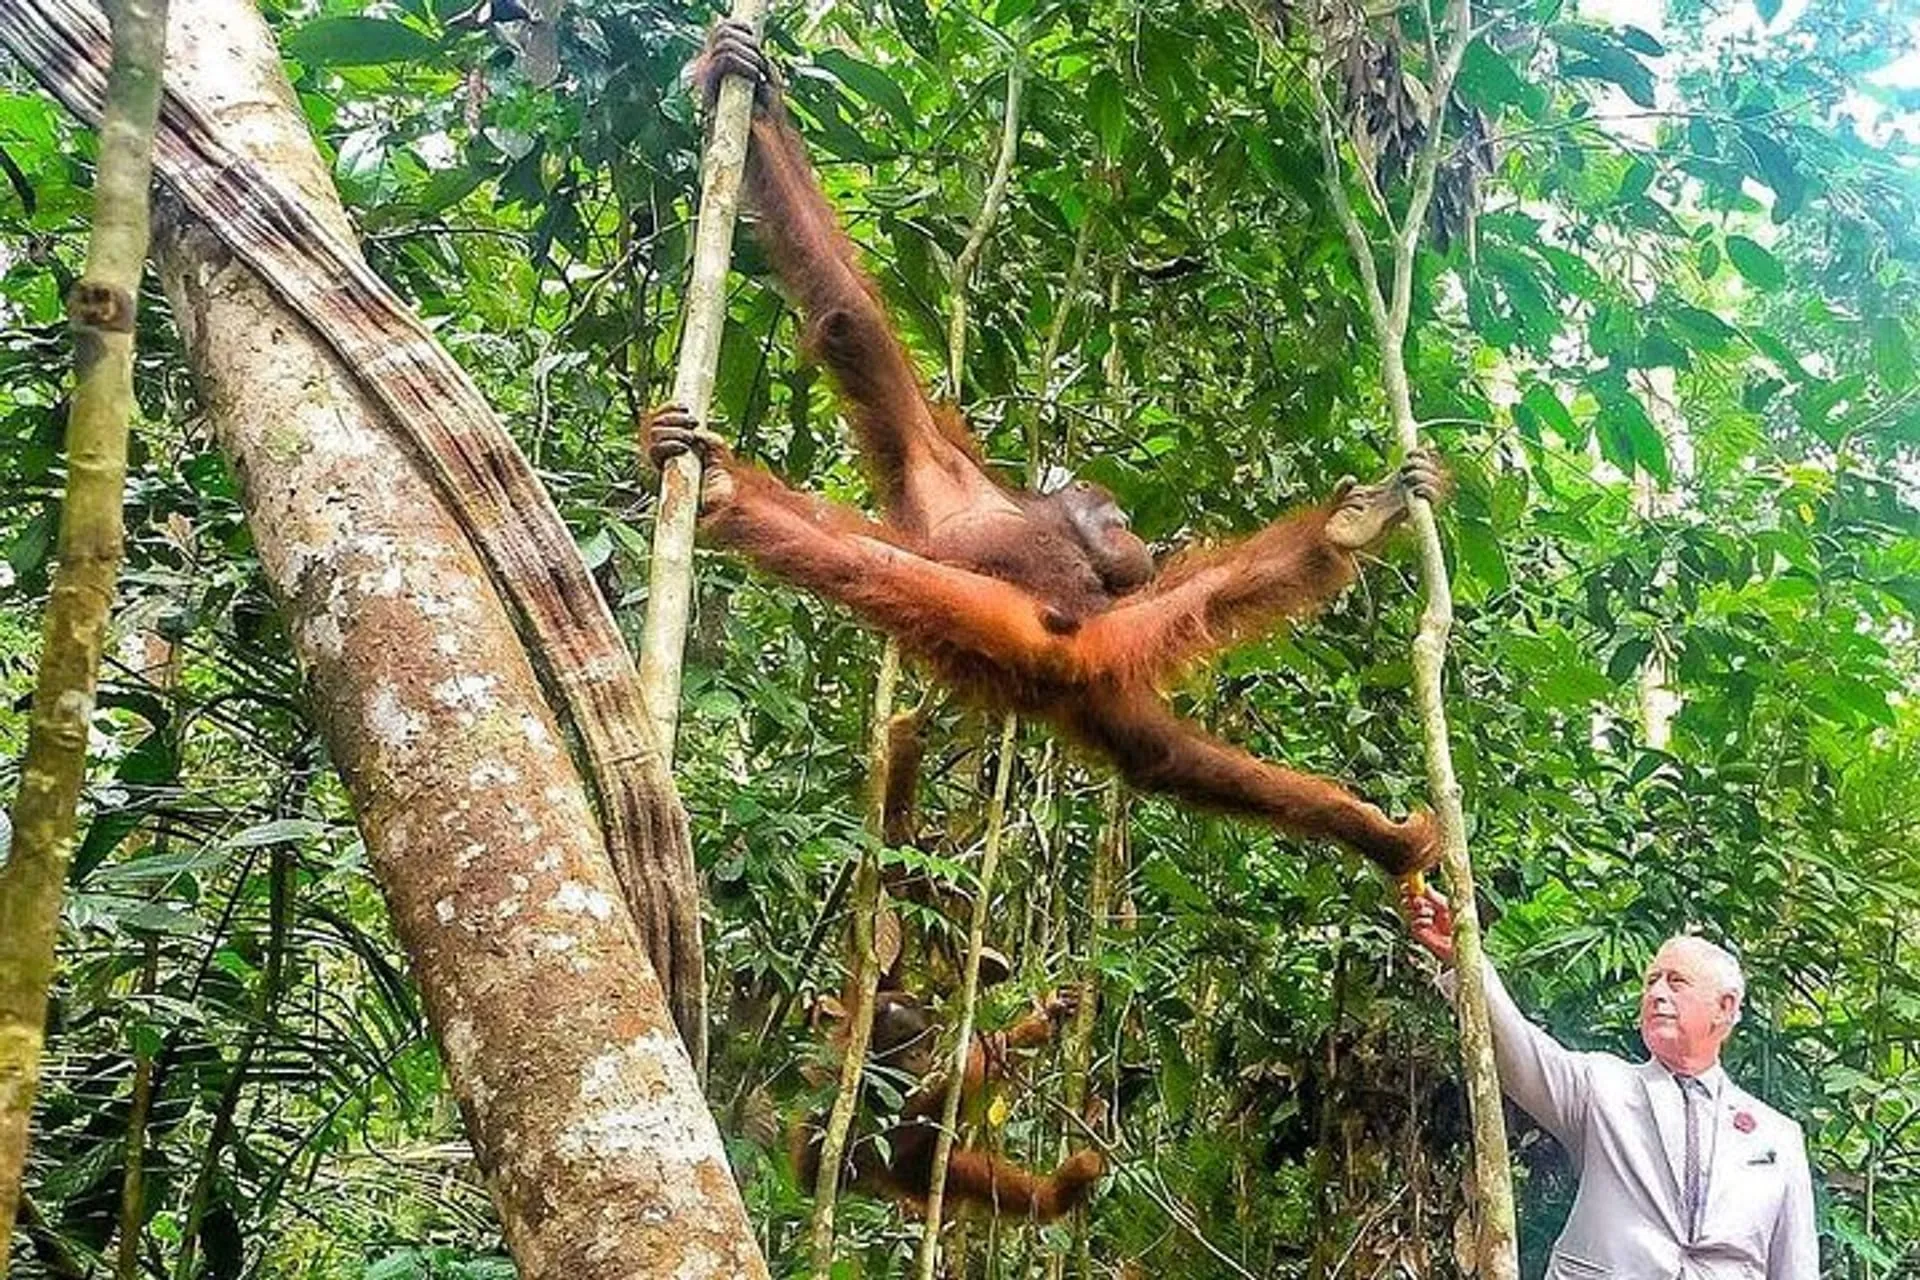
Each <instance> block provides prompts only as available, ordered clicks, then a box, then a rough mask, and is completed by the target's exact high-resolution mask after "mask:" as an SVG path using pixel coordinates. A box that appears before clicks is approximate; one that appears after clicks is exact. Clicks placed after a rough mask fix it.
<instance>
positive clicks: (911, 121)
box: [813, 49, 918, 130]
mask: <svg viewBox="0 0 1920 1280" xmlns="http://www.w3.org/2000/svg"><path fill="white" fill-rule="evenodd" d="M813 60H814V62H815V63H816V64H817V65H819V66H822V67H825V68H826V69H827V70H828V71H830V72H832V73H833V78H834V79H836V80H838V81H839V82H840V83H841V84H843V85H845V86H847V88H848V89H850V90H852V91H853V93H854V94H855V96H857V97H860V98H864V99H865V100H866V101H868V102H870V103H872V104H873V105H874V106H876V107H879V108H880V109H881V110H882V111H885V112H886V113H887V114H888V115H889V116H891V117H892V118H893V122H894V123H895V124H897V125H899V126H900V127H901V128H902V129H907V130H910V129H912V128H913V127H914V125H915V124H916V123H917V120H918V117H917V116H916V115H915V114H914V110H913V104H912V103H910V102H908V101H907V95H906V94H905V93H903V92H902V91H901V89H900V86H899V85H897V84H895V83H894V82H893V79H892V77H890V76H888V75H887V73H886V72H884V71H882V70H881V69H880V68H878V67H876V66H872V65H871V64H869V63H865V62H862V61H860V60H859V59H858V58H855V57H853V56H851V55H849V54H846V53H842V52H841V51H840V50H838V49H821V50H819V51H818V52H817V53H815V54H814V55H813Z"/></svg>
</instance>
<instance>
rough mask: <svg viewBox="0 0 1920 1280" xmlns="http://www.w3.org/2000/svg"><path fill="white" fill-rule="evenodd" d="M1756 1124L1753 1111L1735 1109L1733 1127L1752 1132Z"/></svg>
mask: <svg viewBox="0 0 1920 1280" xmlns="http://www.w3.org/2000/svg"><path fill="white" fill-rule="evenodd" d="M1756 1124H1757V1122H1756V1121H1755V1120H1754V1118H1753V1112H1751V1111H1736V1112H1734V1113H1733V1127H1734V1128H1736V1129H1738V1130H1739V1131H1740V1132H1742V1133H1752V1132H1753V1131H1754V1128H1755V1126H1756Z"/></svg>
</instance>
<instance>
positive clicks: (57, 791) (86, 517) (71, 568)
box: [0, 0, 167, 1275]
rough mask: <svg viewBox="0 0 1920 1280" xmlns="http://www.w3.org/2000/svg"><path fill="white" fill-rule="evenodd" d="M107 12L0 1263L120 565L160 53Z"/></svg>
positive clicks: (133, 22) (163, 37) (161, 19)
mask: <svg viewBox="0 0 1920 1280" xmlns="http://www.w3.org/2000/svg"><path fill="white" fill-rule="evenodd" d="M108 12H109V16H110V19H111V21H112V24H113V66H112V70H111V71H110V72H109V74H108V80H107V103H106V114H105V116H104V117H103V118H102V120H101V124H100V164H99V169H98V172H97V176H96V179H95V187H94V209H93V238H92V241H91V243H90V244H89V246H88V250H87V266H86V271H85V274H84V275H82V276H81V279H80V282H79V283H78V284H76V285H75V286H74V289H73V292H72V293H71V294H70V295H69V296H68V298H67V316H68V320H69V322H70V323H71V325H72V328H73V337H74V372H75V386H74V393H73V403H72V408H71V410H70V412H69V415H68V419H67V492H66V497H65V500H64V501H63V502H62V503H61V506H60V541H59V563H58V565H57V567H56V568H55V570H54V574H53V590H52V594H51V596H50V598H49V599H48V601H47V616H46V622H45V626H44V629H43V631H42V636H43V640H42V646H41V651H40V671H39V677H38V681H37V683H36V685H35V688H34V695H33V712H32V717H31V719H30V721H29V724H28V729H27V751H26V756H25V758H24V759H23V760H22V761H21V766H20V793H19V796H18V797H17V798H16V799H15V801H14V808H13V831H14V836H13V849H12V853H11V856H10V857H9V859H8V861H7V864H6V866H5V868H3V869H0V1275H4V1274H5V1272H6V1269H7V1256H8V1243H9V1240H10V1239H11V1237H12V1233H13V1222H14V1217H15V1215H16V1214H17V1212H18V1210H19V1204H20V1194H21V1183H22V1177H23V1168H24V1165H25V1162H26V1156H27V1132H28V1125H29V1121H30V1118H31V1116H32V1112H33V1095H34V1091H35V1089H36V1088H37V1086H38V1084H39V1075H40V1051H41V1048H42V1046H43V1037H44V1034H45V1022H46V1009H47V990H48V988H49V986H50V985H51V984H52V982H53V973H54V943H55V940H56V938H57V937H58V935H59V931H60V896H61V890H62V889H63V888H64V887H65V884H66V878H67V863H68V860H69V859H70V858H71V856H72V854H73V841H74V833H75V830H76V826H77V817H76V813H75V810H76V807H77V805H78V804H79V800H80V788H81V785H82V784H83V783H84V781H85V779H86V767H87V732H88V729H89V727H90V725H91V723H92V720H93V705H94V691H95V689H96V687H97V685H98V682H99V676H100V651H101V648H102V646H103V645H104V644H105V642H106V631H107V618H108V614H109V611H110V609H111V607H112V603H113V590H114V579H115V578H116V576H117V575H118V573H119V569H120V557H121V550H122V543H123V538H124V524H123V517H122V512H121V503H122V492H123V489H124V486H125V481H126V472H127V424H128V421H129V420H130V419H131V418H132V416H133V413H134V409H135V405H134V399H133V336H134V319H135V314H136V311H137V309H138V303H139V296H140V273H141V270H142V268H143V267H144V266H145V264H146V260H147V232H148V221H147V191H148V188H149V186H150V184H151V181H152V174H153V130H154V124H155V121H156V120H157V119H158V117H159V111H160V91H161V79H160V76H161V66H162V63H163V61H164V59H165V54H166V41H167V4H166V0H116V2H115V3H112V4H110V5H109V7H108Z"/></svg>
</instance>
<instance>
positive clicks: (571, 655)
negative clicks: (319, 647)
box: [0, 0, 706, 1064]
mask: <svg viewBox="0 0 1920 1280" xmlns="http://www.w3.org/2000/svg"><path fill="white" fill-rule="evenodd" d="M194 13H195V15H196V17H202V16H203V17H204V18H205V19H206V21H207V22H209V23H219V24H226V23H233V22H237V21H241V20H243V19H256V20H255V22H254V26H256V27H258V25H259V24H258V22H257V15H255V14H254V13H253V11H252V9H251V8H250V7H246V6H240V5H237V4H235V2H234V0H206V2H205V3H201V4H198V5H196V6H195V8H194ZM196 29H197V28H196ZM246 38H247V39H250V40H254V41H256V42H258V43H262V44H267V45H269V46H270V43H271V42H270V41H269V40H268V37H267V35H266V33H265V31H264V30H259V31H255V32H253V33H251V34H250V35H248V36H247V37H246ZM0 45H5V46H6V47H7V48H8V49H9V50H11V51H12V52H13V53H14V54H15V55H16V56H17V57H18V58H19V60H20V62H21V65H22V66H24V67H25V68H26V69H27V70H29V71H30V72H32V73H33V74H34V76H36V77H37V78H38V79H39V80H40V81H41V83H42V84H44V85H45V86H46V87H47V88H48V89H49V90H50V91H51V92H53V93H54V94H55V96H57V97H58V98H59V99H60V100H61V101H62V102H63V103H64V104H66V105H67V107H68V108H69V109H71V110H73V111H74V112H75V113H77V114H79V115H80V116H82V117H83V118H86V119H92V118H93V117H94V116H95V115H97V113H98V111H99V99H100V96H101V88H102V84H103V82H104V73H105V65H104V64H105V56H104V55H105V50H106V47H107V39H106V26H105V20H104V19H103V18H102V17H101V14H100V12H99V10H98V9H97V8H95V7H94V4H93V0H7V2H6V3H4V4H0ZM250 48H251V46H249V45H242V46H237V49H238V51H239V52H240V53H245V52H247V51H248V50H249V49H250ZM237 69H238V68H237V67H236V68H231V69H229V70H230V71H237ZM236 87H239V88H241V89H242V90H244V86H242V85H239V84H238V81H237V80H236V79H235V78H234V76H232V75H229V76H227V77H225V78H221V77H219V76H215V75H208V76H205V77H202V78H201V79H200V80H199V81H198V82H197V83H195V84H193V85H191V86H183V85H182V83H181V82H178V81H176V82H174V84H173V91H172V93H171V94H170V97H169V100H168V103H167V107H166V110H165V111H164V112H163V115H162V122H161V128H160V130H159V132H158V134H157V136H156V137H155V140H154V166H155V170H156V172H157V173H158V174H159V176H160V178H161V180H162V181H163V183H164V184H165V185H166V187H167V189H168V190H169V191H170V192H172V193H173V195H174V196H176V197H177V198H178V200H179V202H180V204H181V206H182V207H183V208H184V209H186V210H188V211H189V212H191V214H192V215H193V216H194V217H195V218H196V219H198V220H199V221H200V222H202V224H203V225H205V226H206V227H208V228H210V229H211V230H213V231H214V232H216V233H217V235H218V236H219V238H220V240H221V243H222V244H223V245H224V246H225V247H226V249H227V251H228V252H229V253H230V254H231V256H233V257H234V258H235V259H237V260H238V261H241V262H243V263H246V264H247V265H248V266H249V267H250V268H251V269H252V270H253V271H255V272H256V273H257V274H258V275H259V277H260V278H261V280H262V281H263V282H265V283H266V284H267V285H268V286H269V288H270V289H271V290H272V291H273V292H274V294H275V295H276V296H277V297H278V298H279V299H280V300H281V301H282V302H283V303H284V304H285V305H286V306H287V307H289V308H290V309H291V312H292V313H293V314H294V315H296V316H297V317H299V318H301V319H303V320H304V321H305V322H306V323H308V324H309V325H311V326H312V327H313V332H314V333H315V334H316V336H317V337H318V338H319V339H320V340H321V341H322V342H323V344H324V345H325V346H326V347H327V348H328V349H329V350H330V351H331V352H332V353H333V354H334V355H335V356H336V358H338V359H339V360H340V361H341V362H342V363H343V364H344V365H345V366H346V367H347V368H348V369H350V370H351V371H352V373H353V375H354V379H355V382H356V384H357V386H358V387H359V389H360V392H361V394H363V395H364V396H366V397H367V398H368V399H369V401H370V403H373V404H375V405H378V406H379V407H380V408H382V409H383V410H384V411H385V412H386V414H388V415H389V418H388V421H389V423H390V424H391V425H392V426H393V427H394V428H395V429H396V431H398V432H399V433H400V434H401V435H402V436H403V437H404V438H405V439H406V441H407V442H408V444H409V445H410V451H411V453H412V456H413V457H415V458H416V459H418V460H419V461H420V462H421V463H422V464H423V465H424V466H425V467H426V468H427V469H428V471H429V472H430V474H431V476H432V478H433V480H434V481H435V488H436V490H437V492H438V494H439V495H440V497H441V498H442V499H444V500H445V502H446V503H447V509H448V511H450V512H451V513H452V514H454V515H455V516H456V518H457V519H458V522H459V525H460V529H461V531H462V533H463V534H464V535H465V537H466V538H467V540H468V541H469V543H471V545H472V546H473V547H475V548H476V549H477V550H478V551H479V553H480V556H481V558H482V560H483V562H484V564H485V567H486V569H487V571H488V573H489V575H490V576H491V578H492V581H493V585H494V586H495V588H496V589H497V590H498V591H499V592H500V593H501V595H502V596H503V598H505V599H506V600H507V602H508V603H509V606H510V607H511V609H512V610H513V612H514V616H515V618H516V621H517V622H518V623H519V624H520V626H521V628H522V629H523V630H524V632H525V634H526V637H527V643H528V644H529V646H530V647H531V648H532V649H533V651H534V652H535V653H536V654H537V655H538V658H539V662H540V671H541V673H542V676H543V683H544V684H545V686H546V691H547V694H548V696H549V698H550V699H551V700H552V703H553V705H554V706H555V707H556V708H558V709H559V711H560V713H561V715H562V716H563V717H564V719H565V727H566V729H567V736H566V739H565V740H566V742H567V743H568V744H569V746H570V747H573V748H577V750H576V752H575V759H576V761H577V764H578V767H579V769H580V771H581V776H582V778H583V779H584V780H585V781H586V783H587V787H588V794H589V796H590V797H591V798H592V800H593V801H594V802H595V805H596V816H597V817H598V819H599V823H600V830H601V834H602V836H603V838H604V847H605V848H606V850H607V853H608V855H609V857H610V858H611V860H612V862H613V866H614V872H615V874H616V876H618V877H619V880H620V884H621V887H622V890H623V891H624V894H625V897H626V900H627V905H628V907H629V909H630V910H631V912H632V914H633V917H634V920H635V921H636V923H637V924H638V925H639V927H640V934H641V938H642V940H643V941H644V942H645V944H646V946H647V948H648V954H649V955H650V957H651V958H652V960H653V964H654V972H655V973H656V974H658V975H659V978H660V983H661V986H662V988H663V989H664V991H665V992H666V995H667V999H668V1002H669V1004H670V1005H671V1007H672V1008H673V1011H674V1020H675V1024H676V1025H677V1027H678V1029H679V1031H680V1035H681V1037H682V1039H683V1040H684V1041H685V1042H686V1045H687V1048H688V1051H689V1053H690V1055H691V1056H692V1058H693V1060H694V1062H695V1063H696V1064H698V1063H700V1062H703V1061H704V1059H705V1047H706V993H705V981H706V971H705V958H704V953H703V950H702V947H701V941H700V886H699V879H698V876H697V873H696V871H695V868H694V864H693V852H692V845H691V842H690V839H689V833H688V827H687V820H686V815H685V813H684V812H683V811H682V810H681V808H680V803H679V798H678V796H677V794H676V793H675V791H674V786H673V779H672V777H671V775H670V774H669V773H668V772H667V768H666V763H665V759H664V757H663V756H662V754H661V752H660V751H659V750H658V749H657V747H656V745H655V742H654V738H653V734H652V732H651V727H650V726H651V721H650V718H649V717H648V715H647V712H646V706H645V700H644V698H643V697H642V696H641V691H640V681H639V678H638V675H637V673H636V672H635V670H634V666H633V662H632V660H631V658H630V657H629V655H628V653H627V649H626V645H625V642H624V640H623V639H622V638H621V635H620V631H619V628H618V627H617V626H616V625H615V623H614V619H613V614H612V612H611V610H609V609H608V607H607V604H606V601H605V599H604V598H603V597H602V596H601V594H600V591H599V589H598V587H597V586H596V585H595V583H594V581H593V578H592V575H591V574H589V573H588V572H587V568H586V564H585V562H584V561H583V560H582V559H581V556H580V551H579V548H578V546H577V545H576V544H575V542H574V539H573V536H572V534H571V533H569V532H568V530H567V527H566V525H565V524H564V523H563V522H562V521H561V519H560V515H559V512H558V511H557V510H556V509H555V507H554V504H553V500H552V498H551V497H550V496H549V495H548V493H547V491H546V489H545V488H544V487H543V486H542V484H541V482H540V479H539V477H538V475H537V474H536V473H535V472H534V470H533V467H532V466H531V465H530V464H529V463H528V461H527V459H526V457H525V456H524V455H523V454H522V453H521V452H520V450H519V447H518V446H517V445H516V444H515V443H514V441H513V439H512V437H511V436H509V435H508V434H507V431H506V428H505V426H504V425H503V424H502V422H501V421H500V418H499V416H498V415H497V414H496V413H494V411H493V409H492V407H491V406H490V405H488V404H487V402H486V400H485V398H484V397H482V396H481V394H480V391H479V389H478V388H477V387H476V386H475V385H474V383H473V380H472V379H471V378H470V377H468V376H467V374H466V372H465V371H464V370H462V369H461V368H460V366H459V365H458V364H456V363H454V361H453V359H452V358H451V357H450V356H449V355H448V354H447V353H446V351H445V350H444V349H442V348H441V347H440V346H439V344H438V343H437V342H436V341H435V340H434V337H433V335H432V333H431V332H430V331H429V330H428V329H427V328H426V326H425V325H424V324H423V323H422V322H421V321H420V318H419V317H418V316H417V315H415V314H414V312H413V311H412V310H411V309H410V308H409V307H408V305H407V304H406V302H405V301H404V300H403V299H401V298H400V296H399V295H398V294H396V293H395V292H394V291H393V289H392V288H390V287H389V286H388V285H387V284H386V283H385V282H384V281H382V280H381V279H380V278H379V277H378V276H376V275H375V274H374V273H373V272H372V270H370V269H369V268H368V266H367V264H366V261H365V259H364V258H363V257H362V256H361V254H360V251H359V248H358V246H357V244H356V243H355V241H354V240H353V238H352V237H351V235H349V234H348V228H347V226H346V224H345V222H344V220H343V219H341V218H339V217H338V216H328V215H327V213H326V212H325V211H326V210H327V209H335V210H337V201H336V200H335V197H334V194H333V192H332V190H331V188H330V187H329V186H327V185H326V184H325V183H322V184H319V185H318V186H317V187H316V188H315V189H313V190H309V191H303V190H298V189H296V188H295V187H294V186H293V185H292V184H291V183H290V182H289V181H288V180H286V179H285V176H284V174H281V173H276V172H275V171H274V170H273V169H272V167H271V166H268V165H263V164H261V163H259V162H257V161H256V160H255V159H254V158H251V157H250V156H249V155H248V154H245V153H244V152H243V150H242V149H241V148H239V146H238V145H237V143H236V139H237V138H238V136H239V134H238V132H237V131H236V130H235V129H234V128H233V127H232V125H231V123H230V122H229V121H227V120H225V119H222V118H221V114H220V112H221V108H222V106H223V105H224V104H225V102H226V100H227V99H228V98H229V97H232V96H233V93H234V90H235V89H236ZM183 88H184V90H185V91H183ZM262 96H263V97H271V98H273V99H274V100H275V101H281V102H285V103H288V104H291V102H292V91H291V89H290V88H289V87H288V86H287V85H286V83H285V80H284V77H281V78H280V79H278V80H277V81H275V82H273V83H271V84H270V85H268V86H267V87H266V88H264V89H262V90H260V91H259V93H258V94H256V97H262ZM316 199H317V200H318V201H319V203H315V200H316Z"/></svg>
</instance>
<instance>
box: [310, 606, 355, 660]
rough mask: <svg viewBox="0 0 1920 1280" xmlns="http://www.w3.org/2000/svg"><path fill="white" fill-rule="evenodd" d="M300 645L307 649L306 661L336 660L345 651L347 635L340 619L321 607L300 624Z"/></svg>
mask: <svg viewBox="0 0 1920 1280" xmlns="http://www.w3.org/2000/svg"><path fill="white" fill-rule="evenodd" d="M300 645H301V647H302V648H304V649H305V650H306V651H307V661H308V662H337V661H339V659H340V655H341V654H342V653H344V652H346V647H347V637H346V634H345V633H344V632H343V631H341V629H340V620H339V619H338V618H336V617H334V616H333V613H332V612H331V611H330V610H326V609H321V610H319V611H318V612H316V613H313V614H310V615H309V616H308V617H307V618H306V620H305V621H303V622H302V623H301V624H300Z"/></svg>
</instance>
